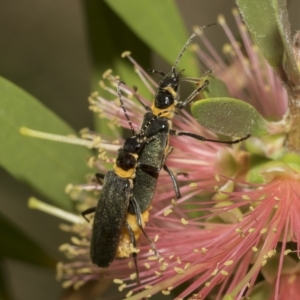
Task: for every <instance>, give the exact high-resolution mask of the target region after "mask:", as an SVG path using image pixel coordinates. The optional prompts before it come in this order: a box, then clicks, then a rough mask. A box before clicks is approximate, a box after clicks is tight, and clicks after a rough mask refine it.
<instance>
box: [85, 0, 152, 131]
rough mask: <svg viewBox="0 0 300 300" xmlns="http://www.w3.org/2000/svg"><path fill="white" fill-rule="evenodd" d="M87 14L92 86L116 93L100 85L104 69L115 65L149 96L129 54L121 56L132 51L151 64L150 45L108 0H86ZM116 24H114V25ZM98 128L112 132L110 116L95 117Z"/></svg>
mask: <svg viewBox="0 0 300 300" xmlns="http://www.w3.org/2000/svg"><path fill="white" fill-rule="evenodd" d="M82 5H83V6H84V11H85V15H86V26H87V33H88V41H89V47H90V51H91V54H92V62H93V64H92V71H93V74H92V83H91V86H92V90H93V91H94V90H97V91H98V92H99V94H100V95H101V96H102V97H104V98H107V99H113V98H114V97H113V96H112V95H111V94H110V93H108V92H106V91H104V90H102V89H100V88H99V84H98V83H99V80H102V75H103V73H104V72H105V71H106V70H108V69H112V70H113V74H114V75H119V76H120V79H121V80H123V81H124V82H126V84H127V85H128V86H132V85H138V88H139V92H140V93H141V94H142V95H144V96H147V97H149V96H150V93H149V91H148V90H147V89H146V88H145V87H144V85H143V84H141V81H140V79H139V78H138V75H137V74H136V73H135V71H134V68H133V65H132V64H131V63H130V62H129V61H128V59H126V58H121V54H122V53H123V52H124V51H127V50H128V51H130V52H132V54H133V56H134V58H135V59H136V60H137V61H138V62H139V63H140V64H141V65H142V66H143V67H144V68H149V67H150V60H151V55H150V50H149V48H148V47H147V46H146V45H145V44H144V43H143V42H142V41H141V40H140V39H139V38H138V37H137V36H136V35H135V34H134V33H133V32H132V31H131V30H130V29H129V28H128V26H127V25H126V24H125V23H124V22H123V21H122V20H120V18H119V17H118V16H117V15H116V14H115V13H114V12H113V11H112V10H111V8H110V7H109V6H108V5H107V4H106V3H105V2H104V1H98V0H89V1H82ZM112 24H113V26H112ZM95 121H96V128H97V129H98V131H100V132H101V133H105V134H107V135H110V134H111V133H112V131H111V129H110V127H109V126H107V120H102V119H99V118H98V116H97V118H96V119H95Z"/></svg>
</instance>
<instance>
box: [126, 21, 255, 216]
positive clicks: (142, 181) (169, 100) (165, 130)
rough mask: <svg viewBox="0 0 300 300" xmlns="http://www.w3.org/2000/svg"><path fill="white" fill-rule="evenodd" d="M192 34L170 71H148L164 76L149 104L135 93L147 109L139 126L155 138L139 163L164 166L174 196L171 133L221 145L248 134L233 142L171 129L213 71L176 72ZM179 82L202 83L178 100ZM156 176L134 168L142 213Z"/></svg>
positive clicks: (146, 147) (151, 197)
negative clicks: (186, 75) (200, 73)
mask: <svg viewBox="0 0 300 300" xmlns="http://www.w3.org/2000/svg"><path fill="white" fill-rule="evenodd" d="M206 27H207V26H206ZM195 36H196V33H193V34H192V35H191V36H190V38H189V39H188V41H187V42H186V43H185V45H184V47H183V48H182V50H181V51H180V53H179V55H178V57H177V59H176V61H175V64H174V65H173V66H172V69H171V72H170V73H168V74H165V73H163V72H161V71H155V70H149V71H150V72H152V73H158V74H160V75H161V76H163V78H162V79H161V80H160V81H159V84H158V88H157V90H156V93H155V96H154V101H153V103H152V106H151V107H149V106H147V105H145V104H144V103H143V102H142V101H141V100H140V98H139V97H138V96H137V94H135V96H136V98H137V100H138V101H139V102H140V103H141V104H142V105H143V106H144V108H145V109H146V111H147V112H146V114H145V115H144V119H143V123H142V125H141V127H142V128H143V127H144V126H146V124H150V125H149V126H147V130H146V132H145V135H146V136H147V137H148V138H150V137H155V139H154V140H153V141H152V142H151V143H149V144H147V145H145V147H144V148H143V150H142V151H141V152H140V154H139V158H138V163H140V164H151V165H152V166H153V167H156V168H157V170H161V169H162V168H163V169H164V170H165V171H166V172H167V173H168V174H169V176H170V177H171V180H172V182H173V186H174V190H175V194H176V197H177V199H178V198H180V197H181V195H180V190H179V187H178V184H177V181H176V177H175V175H174V174H173V173H172V171H171V170H170V169H169V168H168V167H167V165H166V158H167V156H168V155H169V154H170V153H171V152H172V150H173V148H172V147H171V146H170V145H169V137H170V135H173V136H189V137H192V138H195V139H197V140H200V141H206V142H216V143H223V144H235V143H238V142H241V141H243V140H245V139H247V138H248V137H249V136H250V135H247V136H245V137H243V138H240V139H237V140H233V141H220V140H214V139H208V138H205V137H203V136H200V135H198V134H195V133H191V132H186V131H177V130H174V129H172V119H173V117H174V115H175V113H176V111H177V110H181V109H183V108H184V107H185V106H186V105H187V104H188V103H190V102H191V101H192V100H193V99H194V97H195V96H196V95H197V94H199V93H200V92H201V91H203V90H204V89H205V88H206V87H207V85H208V84H209V81H208V79H206V78H207V77H208V76H209V75H210V74H211V73H212V71H208V72H207V73H206V74H204V76H203V77H202V78H200V79H197V78H182V75H181V73H182V71H181V72H178V71H177V70H176V67H177V65H178V63H179V61H180V58H181V57H182V55H183V53H184V52H185V50H186V48H187V47H188V45H189V43H190V42H191V41H192V39H193V38H194V37H195ZM203 78H204V79H203ZM181 81H191V82H198V83H201V84H199V86H198V87H197V89H195V90H194V91H193V92H192V93H191V94H190V95H189V96H188V97H187V98H186V99H185V100H184V101H180V100H179V93H178V92H179V87H180V82H181ZM201 81H202V82H201ZM152 120H154V121H152ZM158 175H159V172H157V171H155V172H152V171H149V170H143V169H137V172H136V177H135V179H134V187H133V195H134V198H135V199H136V201H137V203H138V205H139V208H140V210H141V212H142V213H143V212H145V211H146V210H147V209H148V208H149V207H150V204H151V202H152V199H153V196H154V193H155V190H156V184H157V180H158ZM129 213H131V214H134V213H135V211H134V207H133V205H131V204H130V205H129Z"/></svg>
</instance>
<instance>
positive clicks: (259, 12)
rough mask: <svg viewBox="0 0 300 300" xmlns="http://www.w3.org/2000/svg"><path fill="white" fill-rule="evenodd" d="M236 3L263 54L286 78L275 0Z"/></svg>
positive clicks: (239, 0) (253, 0)
mask: <svg viewBox="0 0 300 300" xmlns="http://www.w3.org/2000/svg"><path fill="white" fill-rule="evenodd" d="M236 2H237V5H238V7H239V10H240V12H241V14H242V16H243V19H244V21H245V23H246V25H247V27H248V29H249V31H250V32H251V34H252V37H253V39H254V41H255V43H256V44H257V45H258V47H259V49H260V50H261V52H262V54H263V55H264V57H265V58H266V60H267V61H268V62H269V64H270V65H271V66H272V67H273V68H274V69H275V70H276V71H277V72H278V73H279V74H280V75H281V77H282V78H283V77H285V71H284V69H283V66H282V62H283V56H284V44H283V42H282V39H281V35H280V32H279V29H278V24H277V21H276V17H275V15H276V14H277V12H276V11H275V10H274V7H273V4H272V2H273V0H264V1H262V0H251V1H249V0H237V1H236Z"/></svg>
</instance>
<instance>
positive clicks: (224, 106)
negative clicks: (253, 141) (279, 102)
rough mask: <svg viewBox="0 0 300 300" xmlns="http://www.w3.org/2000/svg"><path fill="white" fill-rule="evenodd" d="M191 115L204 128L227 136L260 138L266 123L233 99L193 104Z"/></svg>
mask: <svg viewBox="0 0 300 300" xmlns="http://www.w3.org/2000/svg"><path fill="white" fill-rule="evenodd" d="M191 110H192V115H193V116H194V118H195V119H196V120H197V121H198V122H199V123H200V124H201V125H202V126H204V127H206V128H208V129H210V130H212V131H214V132H216V133H220V134H224V135H227V136H236V137H244V136H246V135H247V134H249V133H250V134H251V135H252V136H261V135H264V134H267V133H268V130H267V122H266V121H265V120H264V119H263V117H262V116H261V115H260V114H259V113H258V112H257V111H256V110H255V108H254V107H253V106H251V105H250V104H248V103H246V102H244V101H241V100H238V99H233V98H209V99H204V100H200V101H197V102H194V103H193V104H192V107H191Z"/></svg>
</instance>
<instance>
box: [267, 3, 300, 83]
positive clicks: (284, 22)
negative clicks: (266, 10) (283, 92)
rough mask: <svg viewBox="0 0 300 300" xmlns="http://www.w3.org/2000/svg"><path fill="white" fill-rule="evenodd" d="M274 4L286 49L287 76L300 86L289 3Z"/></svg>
mask: <svg viewBox="0 0 300 300" xmlns="http://www.w3.org/2000/svg"><path fill="white" fill-rule="evenodd" d="M272 4H273V7H274V10H275V18H276V22H277V25H278V29H279V33H280V36H281V39H282V42H283V45H284V49H285V56H284V61H285V68H286V70H287V75H288V77H289V80H290V81H292V82H293V84H294V85H299V80H300V73H299V69H298V66H297V62H296V60H295V56H294V53H293V44H292V39H291V29H290V22H289V16H288V10H287V2H286V0H276V1H274V0H273V1H272Z"/></svg>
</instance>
